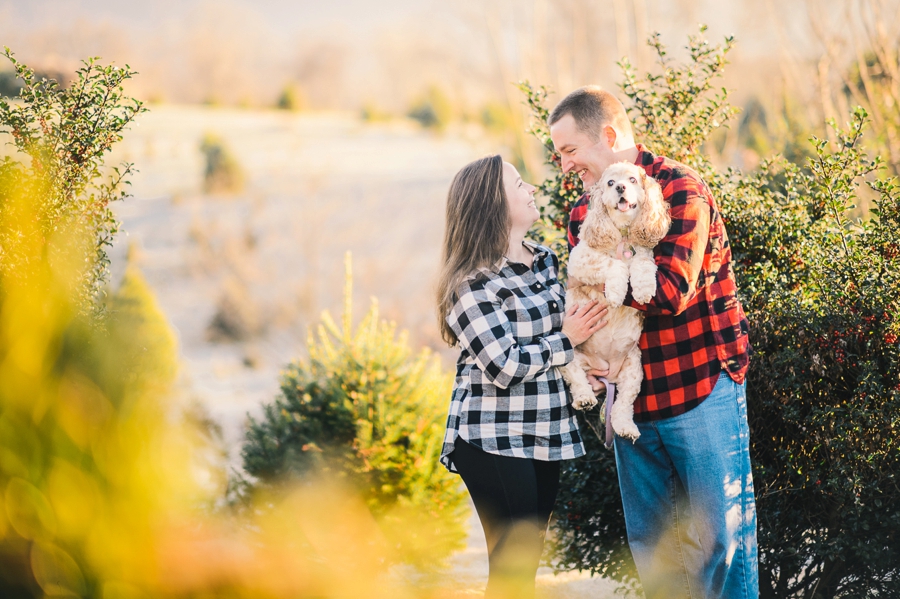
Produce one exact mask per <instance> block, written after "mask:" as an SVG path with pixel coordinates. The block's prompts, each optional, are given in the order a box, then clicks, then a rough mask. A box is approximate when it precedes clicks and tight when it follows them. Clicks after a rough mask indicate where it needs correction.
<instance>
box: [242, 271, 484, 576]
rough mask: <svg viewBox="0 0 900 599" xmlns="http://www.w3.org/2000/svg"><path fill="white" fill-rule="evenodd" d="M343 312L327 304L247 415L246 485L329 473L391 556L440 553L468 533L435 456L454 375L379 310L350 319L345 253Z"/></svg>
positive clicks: (438, 556) (419, 558)
mask: <svg viewBox="0 0 900 599" xmlns="http://www.w3.org/2000/svg"><path fill="white" fill-rule="evenodd" d="M347 277H348V281H347V288H346V295H345V312H344V316H343V322H342V323H341V325H340V326H338V325H337V324H336V323H335V322H334V321H333V320H332V318H331V316H330V315H329V314H328V313H327V312H326V313H324V314H323V316H322V321H321V323H320V324H319V326H318V328H317V331H316V334H315V335H312V334H310V336H309V340H308V348H307V349H308V352H309V357H308V358H307V359H306V360H300V361H297V362H294V363H292V364H291V365H290V366H289V367H288V368H287V369H286V371H285V372H284V374H283V376H282V381H281V394H280V395H279V396H278V397H277V398H276V399H275V401H274V402H273V403H271V404H268V405H266V406H265V409H264V413H263V416H262V418H260V419H258V420H257V419H252V418H251V420H250V425H249V429H248V431H247V434H246V440H245V443H244V446H243V450H242V456H243V466H244V470H245V471H246V472H247V473H248V474H249V475H250V476H251V477H253V479H254V480H251V481H249V482H248V487H247V490H248V491H249V492H250V494H255V493H258V492H259V491H262V490H273V489H277V488H279V487H286V486H289V485H292V484H301V485H302V484H304V483H309V484H314V483H315V481H317V480H319V479H321V478H322V477H325V478H329V477H331V478H336V479H339V480H341V481H343V482H344V483H347V484H350V485H352V486H354V487H355V488H356V489H358V491H359V493H360V495H361V497H362V498H363V499H364V501H365V503H366V504H367V505H368V507H369V509H370V510H371V511H372V513H373V515H374V516H375V517H376V519H377V520H378V521H379V523H380V524H381V527H382V530H383V533H384V535H385V537H386V538H387V539H388V541H389V542H390V544H391V545H392V546H393V548H394V550H395V551H396V555H397V557H398V559H401V560H404V561H408V562H412V563H416V564H419V565H424V566H429V565H433V564H436V563H440V562H441V561H442V560H443V559H444V558H446V557H447V556H448V555H449V554H450V553H451V552H452V551H453V550H455V549H458V548H460V547H461V546H462V542H463V540H464V539H465V535H466V530H465V517H466V512H467V509H466V502H465V497H466V495H465V491H464V489H463V488H462V485H461V484H460V481H459V478H458V477H457V476H456V475H453V474H450V473H449V472H447V471H446V470H445V469H444V467H443V466H442V465H441V464H440V463H439V461H438V457H439V456H440V452H441V445H442V439H443V430H444V423H445V419H446V408H447V398H448V397H449V393H450V386H451V379H450V377H449V375H448V374H446V373H444V372H442V371H441V368H440V363H439V361H438V360H437V359H436V357H435V356H432V355H431V354H430V353H429V352H428V351H427V350H423V351H422V352H421V353H419V354H418V355H415V356H414V355H412V354H411V351H410V349H409V346H408V344H407V341H406V335H405V334H400V335H399V336H398V335H397V334H396V330H395V326H394V325H393V324H392V323H388V322H385V321H383V320H381V319H380V317H379V313H378V306H377V304H376V303H374V302H373V305H372V307H371V308H370V310H369V312H368V313H367V314H366V315H365V317H364V318H363V320H362V321H361V322H360V324H359V325H358V327H357V328H356V330H354V329H353V327H352V324H351V313H352V305H351V301H350V295H351V292H350V289H351V287H350V281H349V277H350V274H349V257H348V275H347Z"/></svg>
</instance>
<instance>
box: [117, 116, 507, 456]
mask: <svg viewBox="0 0 900 599" xmlns="http://www.w3.org/2000/svg"><path fill="white" fill-rule="evenodd" d="M206 134H214V135H216V136H218V137H219V138H220V139H221V140H222V141H223V142H224V144H225V145H226V146H227V147H228V148H229V149H230V150H231V153H232V154H233V155H234V157H235V159H236V162H237V163H238V165H239V166H240V167H241V169H242V170H243V171H244V174H245V179H246V184H245V186H244V189H243V190H242V191H239V192H237V193H232V194H215V195H210V194H205V193H204V192H203V172H204V168H205V163H204V157H203V155H202V153H201V152H200V144H201V140H202V138H203V137H204V136H205V135H206ZM497 150H498V148H491V147H490V144H488V143H487V142H486V141H485V140H484V139H483V138H481V137H479V133H478V130H477V129H473V130H469V131H465V130H461V131H456V132H453V133H447V134H445V135H442V136H438V135H435V134H433V133H430V132H428V131H423V130H421V129H420V128H419V127H417V126H415V125H413V124H410V123H404V122H398V123H383V124H366V123H364V122H362V121H360V120H359V119H357V118H356V117H355V116H354V115H348V114H315V115H307V114H293V113H286V112H278V111H242V110H229V109H214V108H201V107H173V106H155V107H152V110H151V112H150V113H148V114H146V115H143V116H142V117H141V119H140V122H139V124H138V125H137V126H135V127H134V128H133V129H132V130H131V131H129V132H128V133H127V135H126V138H125V140H124V141H123V142H122V144H120V146H119V147H118V148H117V151H116V155H115V156H113V157H112V159H111V160H110V161H109V162H110V164H112V163H114V162H116V161H119V160H126V161H130V162H134V163H135V165H136V167H137V168H138V169H139V171H140V172H139V173H138V174H137V175H135V176H134V178H133V187H132V190H133V193H134V197H132V198H129V199H127V200H126V201H125V202H123V203H120V204H119V205H118V206H116V212H117V215H118V216H119V218H120V219H121V221H122V223H123V233H122V234H120V235H119V238H118V240H117V244H116V247H115V248H114V251H113V253H112V259H113V266H114V281H115V279H116V277H117V275H118V273H119V272H121V269H122V266H123V265H124V263H125V259H124V257H125V254H126V252H127V249H128V247H129V246H131V247H132V248H133V254H132V255H133V256H134V259H135V260H137V262H138V264H139V266H140V268H141V270H142V271H143V273H144V275H145V276H146V278H147V280H148V282H149V283H150V284H151V286H152V287H153V289H154V290H155V292H156V293H157V295H158V297H159V301H160V302H161V304H162V306H163V308H164V310H165V312H166V314H167V315H168V317H169V319H170V321H171V323H172V324H173V326H174V327H175V328H176V330H177V332H178V337H179V342H180V348H181V353H182V357H183V364H184V373H183V381H184V386H185V390H186V391H187V393H188V394H189V395H190V396H192V397H193V398H195V399H197V400H198V401H199V402H200V403H201V404H202V405H203V406H205V408H206V409H207V410H208V412H209V413H210V415H211V416H212V417H213V418H214V419H216V420H217V421H219V422H220V423H221V424H222V425H223V427H224V431H225V437H226V441H227V444H228V446H229V447H230V448H232V449H235V448H236V445H237V442H238V441H239V438H240V431H241V426H242V423H243V421H244V416H245V414H246V413H247V412H248V411H249V412H255V411H256V409H257V408H258V406H259V405H260V403H261V402H263V401H266V400H269V399H271V398H272V397H273V396H274V395H275V393H276V392H277V390H278V372H279V370H280V369H281V368H282V367H283V366H284V365H285V364H287V363H288V362H289V361H290V360H292V359H295V358H297V357H299V356H301V355H302V354H303V347H304V344H305V340H306V333H307V329H308V327H309V326H310V325H311V324H314V323H315V322H316V321H317V320H318V318H319V315H320V314H321V311H322V310H330V311H331V312H332V314H334V315H335V316H337V315H339V313H340V312H341V310H342V304H341V296H342V292H343V285H344V256H345V253H346V252H347V251H350V252H352V256H353V270H354V298H355V312H356V314H357V316H359V315H361V314H362V313H363V312H364V311H365V310H366V309H368V306H369V301H370V298H373V297H374V298H377V300H378V301H379V303H380V307H381V311H382V314H383V315H384V316H385V317H386V318H388V319H391V320H394V321H396V322H397V324H398V326H399V328H401V329H406V330H408V331H409V333H410V341H411V343H412V346H413V347H414V348H418V347H420V346H423V345H424V346H430V347H433V348H435V349H440V341H439V338H438V336H437V335H438V333H437V328H436V326H435V324H434V316H433V308H432V304H431V296H432V289H433V282H434V277H435V272H436V269H437V265H438V260H439V245H440V238H441V236H442V234H443V207H444V201H445V197H446V191H447V187H448V185H449V182H450V179H451V178H452V176H453V174H454V173H455V172H456V170H457V169H458V168H459V167H461V166H462V165H463V164H465V163H466V162H468V161H469V160H472V159H474V158H477V157H479V156H481V155H484V154H486V153H489V152H491V151H497ZM223 301H224V302H226V303H228V304H229V305H230V306H231V307H232V308H233V309H234V310H236V311H238V312H239V313H240V314H241V315H243V318H244V320H245V321H247V322H248V328H249V329H250V333H249V334H248V335H247V336H246V338H245V339H243V340H239V341H236V342H223V341H221V340H220V341H215V340H213V339H211V338H210V337H211V336H210V331H209V326H210V323H211V322H212V321H213V319H214V317H215V315H216V312H217V307H218V306H220V305H222V303H223ZM444 354H445V356H446V358H445V364H446V365H447V366H449V364H450V360H452V357H451V355H450V353H449V352H446V351H445V352H444Z"/></svg>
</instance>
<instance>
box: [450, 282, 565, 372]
mask: <svg viewBox="0 0 900 599" xmlns="http://www.w3.org/2000/svg"><path fill="white" fill-rule="evenodd" d="M447 323H448V324H449V325H450V328H451V329H452V330H453V332H454V333H455V334H456V336H457V338H458V339H459V343H460V345H461V346H462V347H463V348H464V349H465V350H467V351H468V352H469V353H470V354H471V355H472V356H473V357H474V359H475V362H476V364H477V365H478V367H479V368H480V369H481V371H482V372H483V373H484V375H485V377H487V379H488V380H489V381H490V382H491V383H493V384H494V385H495V386H497V387H498V388H500V389H507V388H509V387H512V386H514V385H518V384H520V383H523V382H525V381H529V380H531V379H534V378H535V377H537V376H538V375H540V374H542V373H544V372H546V371H547V370H549V369H550V368H552V367H554V366H563V365H565V364H568V363H569V362H571V361H572V360H573V359H574V358H575V350H574V348H573V347H572V343H571V341H569V338H568V337H567V336H566V335H565V334H564V333H562V332H558V333H551V334H549V335H545V336H543V337H538V338H537V339H535V341H534V342H533V343H528V344H520V343H519V342H518V341H517V339H516V338H515V337H514V336H513V333H512V327H511V326H510V323H509V319H508V318H507V316H506V313H505V312H504V310H503V306H502V302H501V299H500V298H499V297H498V296H497V294H496V293H494V292H492V291H490V290H488V289H487V288H484V287H476V288H472V287H469V286H467V285H464V286H463V287H462V289H461V290H460V295H459V300H458V301H457V302H456V304H455V305H454V306H453V309H452V310H451V311H450V314H448V315H447Z"/></svg>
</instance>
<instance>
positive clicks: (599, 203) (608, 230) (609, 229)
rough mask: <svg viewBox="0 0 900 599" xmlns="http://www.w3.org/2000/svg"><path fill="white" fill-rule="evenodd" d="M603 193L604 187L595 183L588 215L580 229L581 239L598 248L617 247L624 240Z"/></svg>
mask: <svg viewBox="0 0 900 599" xmlns="http://www.w3.org/2000/svg"><path fill="white" fill-rule="evenodd" d="M602 194H603V188H602V187H601V186H599V185H594V187H593V188H591V202H590V204H589V207H588V213H587V217H585V219H584V223H583V224H582V225H581V230H580V231H579V237H580V238H581V241H582V242H584V243H587V244H588V245H589V246H591V247H592V248H594V249H598V250H599V249H610V248H615V247H616V245H617V244H618V243H619V241H621V240H622V235H621V234H620V233H619V230H618V229H617V228H616V225H615V224H614V223H613V221H612V219H611V218H610V217H609V213H608V212H607V211H606V206H604V205H603V200H602V199H601V197H600V196H601V195H602Z"/></svg>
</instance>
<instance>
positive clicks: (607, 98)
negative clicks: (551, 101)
mask: <svg viewBox="0 0 900 599" xmlns="http://www.w3.org/2000/svg"><path fill="white" fill-rule="evenodd" d="M567 114H571V115H572V118H573V119H575V126H576V127H578V130H579V131H581V132H582V133H585V134H587V135H588V136H589V137H590V138H591V140H593V141H596V140H598V139H600V132H601V131H602V130H603V127H605V126H606V125H612V127H613V129H615V130H616V132H617V133H619V134H620V135H627V136H629V137H632V136H633V135H634V133H633V132H632V130H631V121H630V120H629V119H628V113H626V112H625V107H624V106H622V103H621V102H619V99H618V98H616V97H615V96H614V95H612V94H611V93H609V92H608V91H605V90H603V89H601V88H600V86H598V85H585V86H584V87H580V88H578V89H576V90H575V91H573V92H572V93H570V94H569V95H568V96H566V97H565V98H563V99H562V101H561V102H560V103H559V104H557V105H556V108H554V109H553V112H551V113H550V117H549V118H548V119H547V124H548V125H550V126H553V125H554V124H555V123H556V122H557V121H559V120H560V119H561V118H563V117H564V116H566V115H567Z"/></svg>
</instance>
